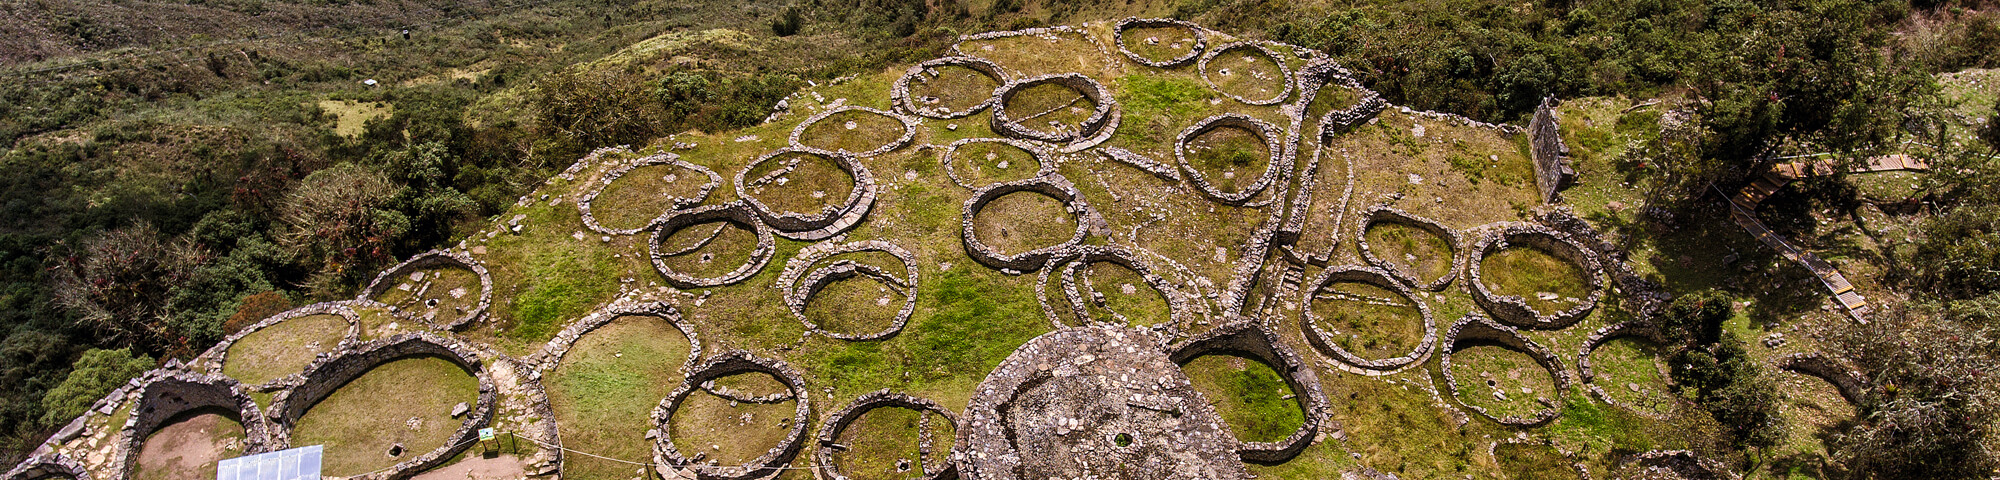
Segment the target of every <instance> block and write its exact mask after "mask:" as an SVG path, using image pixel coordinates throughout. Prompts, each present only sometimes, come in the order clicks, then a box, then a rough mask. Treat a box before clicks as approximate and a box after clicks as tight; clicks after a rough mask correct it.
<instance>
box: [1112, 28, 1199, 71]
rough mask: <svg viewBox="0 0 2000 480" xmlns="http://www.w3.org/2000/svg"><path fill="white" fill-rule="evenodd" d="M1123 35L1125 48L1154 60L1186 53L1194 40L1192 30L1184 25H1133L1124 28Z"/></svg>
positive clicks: (1159, 60) (1167, 58) (1165, 59)
mask: <svg viewBox="0 0 2000 480" xmlns="http://www.w3.org/2000/svg"><path fill="white" fill-rule="evenodd" d="M1124 35H1125V49H1126V50H1131V51H1132V53H1136V54H1139V57H1141V58H1145V59H1147V60H1152V61H1155V62H1164V61H1167V60H1173V59H1175V58H1180V57H1182V56H1185V55H1187V54H1188V51H1189V50H1190V49H1193V48H1194V46H1195V40H1196V38H1195V36H1194V31H1192V30H1189V29H1187V28H1186V27H1135V28H1129V29H1126V30H1125V34H1124ZM1210 46H1213V44H1211V45H1210Z"/></svg>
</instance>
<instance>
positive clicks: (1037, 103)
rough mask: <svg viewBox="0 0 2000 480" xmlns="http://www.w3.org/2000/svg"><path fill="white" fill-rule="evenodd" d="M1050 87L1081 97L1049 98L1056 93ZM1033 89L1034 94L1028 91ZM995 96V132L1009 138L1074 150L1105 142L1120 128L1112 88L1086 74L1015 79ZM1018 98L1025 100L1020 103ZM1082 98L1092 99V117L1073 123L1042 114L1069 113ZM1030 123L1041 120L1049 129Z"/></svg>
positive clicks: (1001, 88)
mask: <svg viewBox="0 0 2000 480" xmlns="http://www.w3.org/2000/svg"><path fill="white" fill-rule="evenodd" d="M1046 87H1054V88H1062V89H1067V90H1070V91H1072V92H1074V93H1075V94H1076V95H1079V96H1080V97H1081V98H1080V99H1075V100H1069V101H1067V102H1065V101H1061V100H1060V99H1049V98H1045V97H1049V96H1051V95H1056V94H1052V93H1050V92H1049V90H1051V88H1046ZM1029 92H1032V93H1033V94H1026V93H1029ZM1024 94H1025V95H1024ZM994 96H995V97H997V102H996V103H995V104H994V105H993V117H992V120H991V122H990V123H991V126H992V128H993V131H994V132H997V133H999V134H1001V135H1005V136H1008V137H1013V138H1024V139H1028V140H1036V141H1041V142H1048V143H1052V144H1056V145H1067V147H1065V150H1071V149H1077V148H1081V147H1087V146H1089V145H1095V144H1097V143H1099V142H1102V141H1103V140H1104V139H1107V138H1110V136H1111V134H1112V133H1113V132H1114V131H1115V130H1117V128H1118V116H1119V113H1118V108H1117V107H1118V101H1117V100H1115V99H1113V98H1112V97H1111V91H1110V90H1107V89H1105V88H1104V84H1101V83H1097V80H1092V79H1091V78H1090V77H1086V76H1083V75H1082V74H1076V73H1063V74H1055V75H1043V76H1039V77H1034V78H1027V79H1021V80H1015V81H1013V82H1008V83H1007V84H1006V85H1002V86H1000V88H999V89H997V90H995V91H994ZM1056 96H1062V95H1056ZM1016 100H1022V101H1023V103H1018V104H1017V103H1015V101H1016ZM1078 100H1089V101H1090V103H1091V104H1092V108H1091V110H1090V115H1089V116H1087V117H1083V118H1081V119H1075V120H1074V121H1071V122H1063V121H1054V120H1042V117H1045V116H1048V115H1051V114H1058V113H1065V111H1066V110H1069V109H1070V108H1071V107H1072V106H1074V105H1075V103H1076V102H1077V101H1078ZM1069 116H1075V115H1069ZM1027 122H1041V123H1043V124H1044V127H1045V128H1037V127H1031V126H1028V125H1029V124H1028V123H1027ZM1051 123H1052V124H1051Z"/></svg>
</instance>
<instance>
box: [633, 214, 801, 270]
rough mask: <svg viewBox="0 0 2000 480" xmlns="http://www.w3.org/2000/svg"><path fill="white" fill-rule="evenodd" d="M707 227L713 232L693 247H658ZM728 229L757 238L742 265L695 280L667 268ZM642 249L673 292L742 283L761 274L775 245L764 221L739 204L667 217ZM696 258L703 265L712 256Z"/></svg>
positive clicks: (708, 254)
mask: <svg viewBox="0 0 2000 480" xmlns="http://www.w3.org/2000/svg"><path fill="white" fill-rule="evenodd" d="M707 224H717V225H716V229H715V232H714V233H712V234H709V235H707V236H706V237H705V238H703V239H702V240H700V241H697V242H694V244H693V245H690V246H687V247H681V248H675V249H671V250H667V249H665V247H662V246H661V243H662V242H665V241H666V240H667V239H668V238H670V237H672V236H673V235H674V234H676V233H679V232H680V231H681V230H683V229H687V228H689V227H693V226H696V225H707ZM732 226H734V227H739V228H742V229H744V230H748V231H750V232H753V233H754V234H755V235H756V236H757V246H756V247H755V248H753V249H752V250H751V251H750V256H749V258H747V259H745V261H744V262H743V264H742V265H739V266H737V267H736V268H735V269H733V270H730V271H729V272H727V273H724V274H722V275H719V276H714V277H697V276H694V275H692V274H688V273H685V272H681V271H679V270H678V269H675V268H674V267H673V266H672V265H669V264H668V259H670V258H673V257H680V256H684V255H693V254H694V253H695V252H696V251H698V250H702V249H703V247H707V246H708V245H709V244H711V243H713V242H715V239H716V238H718V237H720V236H721V235H722V234H723V233H724V232H723V230H725V229H728V228H730V227H732ZM646 245H647V250H646V255H647V256H649V257H651V258H652V260H653V269H655V270H659V272H660V276H662V277H665V278H666V280H667V283H669V284H672V285H673V286H674V287H675V288H704V287H719V286H723V285H730V284H734V283H736V282H741V281H744V280H746V279H749V278H750V276H752V275H756V274H757V272H759V271H762V270H763V269H764V264H765V263H769V262H770V261H771V255H772V254H773V253H776V252H777V249H778V241H777V239H776V238H773V234H772V233H771V227H769V226H766V225H764V220H763V219H761V218H758V217H757V214H756V213H753V212H751V207H750V206H748V205H746V204H744V203H743V202H730V203H726V204H722V205H705V206H700V207H695V208H692V209H689V210H687V211H683V212H678V213H675V214H673V215H671V216H668V217H667V219H666V220H662V221H660V229H659V230H656V231H654V232H653V237H652V240H650V241H648V242H646ZM700 255H702V256H701V257H699V258H700V261H701V262H702V263H707V261H708V259H710V258H711V257H712V256H713V255H714V253H708V252H704V253H701V254H700Z"/></svg>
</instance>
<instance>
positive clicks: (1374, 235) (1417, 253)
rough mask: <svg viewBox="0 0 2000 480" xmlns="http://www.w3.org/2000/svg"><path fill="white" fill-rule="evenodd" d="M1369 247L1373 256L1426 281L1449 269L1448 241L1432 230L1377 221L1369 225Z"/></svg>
mask: <svg viewBox="0 0 2000 480" xmlns="http://www.w3.org/2000/svg"><path fill="white" fill-rule="evenodd" d="M1366 235H1368V249H1369V251H1370V252H1371V253H1373V254H1374V255H1375V258H1379V259H1382V261H1385V262H1389V263H1390V264H1392V265H1396V266H1397V268H1398V269H1399V270H1402V271H1403V272H1404V273H1408V274H1410V276H1412V277H1415V278H1416V280H1417V282H1419V283H1429V282H1431V281H1433V280H1436V279H1439V278H1444V276H1445V275H1447V274H1450V273H1451V266H1452V255H1453V254H1452V251H1451V242H1450V241H1449V240H1447V239H1445V238H1443V237H1439V236H1437V235H1435V234H1432V233H1431V232H1428V231H1424V230H1423V229H1419V228H1416V227H1412V226H1409V225H1404V224H1400V223H1390V222H1380V223H1376V224H1374V225H1371V226H1369V227H1368V232H1367V234H1366Z"/></svg>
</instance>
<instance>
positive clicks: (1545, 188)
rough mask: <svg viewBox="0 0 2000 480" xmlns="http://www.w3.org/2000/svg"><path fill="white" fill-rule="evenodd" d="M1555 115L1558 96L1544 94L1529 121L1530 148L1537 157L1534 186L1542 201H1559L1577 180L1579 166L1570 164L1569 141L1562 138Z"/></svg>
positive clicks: (1530, 151) (1560, 126) (1559, 125)
mask: <svg viewBox="0 0 2000 480" xmlns="http://www.w3.org/2000/svg"><path fill="white" fill-rule="evenodd" d="M1560 123H1561V121H1560V119H1558V118H1556V99H1555V97H1545V98H1543V99H1542V104H1541V106H1538V107H1535V117H1534V119H1532V120H1529V121H1528V150H1529V153H1530V154H1531V155H1532V156H1534V160H1535V162H1534V163H1535V187H1536V188H1538V189H1540V190H1541V193H1542V203H1556V202H1558V201H1560V199H1561V197H1558V196H1557V193H1558V192H1561V191H1562V190H1563V189H1565V188H1569V186H1570V184H1571V183H1575V182H1576V170H1575V169H1572V168H1570V166H1569V144H1567V143H1564V142H1563V139H1562V125H1561V124H1560Z"/></svg>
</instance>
